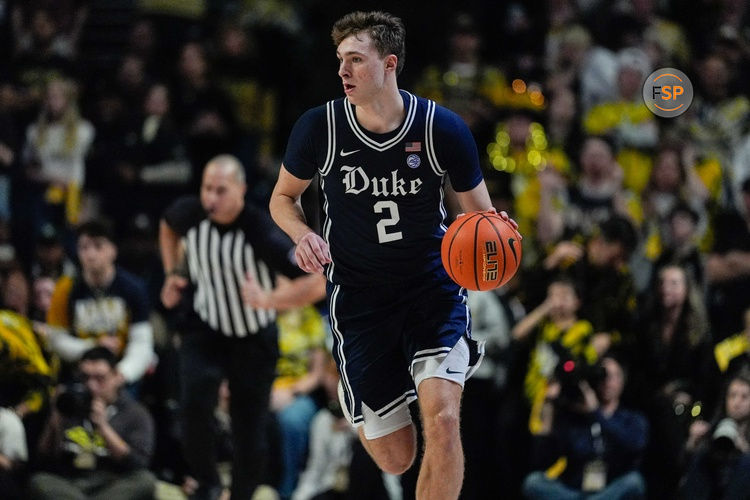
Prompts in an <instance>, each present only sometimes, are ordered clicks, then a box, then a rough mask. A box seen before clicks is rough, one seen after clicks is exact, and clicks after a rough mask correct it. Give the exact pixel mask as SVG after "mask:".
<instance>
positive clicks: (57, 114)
mask: <svg viewBox="0 0 750 500" xmlns="http://www.w3.org/2000/svg"><path fill="white" fill-rule="evenodd" d="M76 100H77V88H76V85H75V83H74V82H73V81H71V80H64V79H54V80H52V81H50V83H49V84H48V85H47V89H46V97H45V100H44V105H43V106H42V111H41V113H40V114H39V117H38V119H37V121H36V123H33V124H31V125H29V127H28V128H27V130H26V145H25V147H24V152H23V159H22V161H23V165H24V173H25V176H26V178H27V180H28V181H29V182H30V185H29V187H30V188H31V189H33V193H32V194H31V198H30V203H29V206H28V207H26V210H28V211H29V212H30V213H28V214H23V215H24V217H27V218H28V219H27V220H28V222H29V225H28V226H27V230H28V231H29V232H30V233H31V234H32V235H36V234H38V233H39V230H40V229H41V227H42V225H43V224H44V223H47V222H50V223H52V224H55V225H56V226H57V227H69V226H72V225H74V224H76V223H77V222H78V217H79V215H80V212H81V202H82V194H83V193H82V190H83V183H84V180H85V175H86V163H85V159H86V155H87V153H88V151H89V148H90V147H91V143H92V141H93V139H94V128H93V126H92V125H91V124H90V123H89V122H88V121H86V120H85V119H83V118H82V117H81V116H80V115H79V113H78V106H77V103H76Z"/></svg>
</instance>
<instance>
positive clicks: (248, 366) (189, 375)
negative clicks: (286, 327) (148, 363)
mask: <svg viewBox="0 0 750 500" xmlns="http://www.w3.org/2000/svg"><path fill="white" fill-rule="evenodd" d="M278 355H279V354H278V340H277V334H276V330H275V328H274V329H273V330H271V329H268V330H265V331H262V332H259V333H257V334H252V335H248V336H247V337H244V338H234V337H226V336H224V335H222V334H221V333H218V332H213V331H192V332H189V333H187V334H185V335H183V336H182V345H181V348H180V371H181V379H182V381H181V382H182V410H183V424H184V428H183V432H184V437H183V445H184V453H185V459H186V461H187V463H188V466H189V467H190V471H191V473H192V474H193V476H194V477H195V479H197V480H198V482H199V483H200V484H201V485H202V488H201V489H204V488H207V487H211V486H216V485H218V484H219V478H218V474H217V471H216V454H217V435H216V427H215V424H214V409H215V408H216V404H217V401H218V389H219V384H220V383H221V380H222V379H223V378H226V379H227V380H228V381H229V391H230V398H231V399H230V414H231V418H232V438H233V443H234V453H233V461H232V500H244V499H248V500H249V499H250V497H251V496H252V494H253V492H254V491H255V488H256V487H257V486H258V484H259V483H260V480H261V478H262V477H263V474H264V473H265V458H266V456H267V455H268V453H267V446H268V445H267V441H266V436H265V430H266V428H267V425H266V422H267V418H268V414H269V410H268V404H269V394H270V391H271V384H272V383H273V380H274V376H275V371H276V360H277V359H278Z"/></svg>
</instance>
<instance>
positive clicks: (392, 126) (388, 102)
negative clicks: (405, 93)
mask: <svg viewBox="0 0 750 500" xmlns="http://www.w3.org/2000/svg"><path fill="white" fill-rule="evenodd" d="M356 114H357V121H358V122H359V124H360V126H362V127H363V128H365V129H366V130H369V131H370V132H374V133H376V134H386V133H388V132H391V131H393V130H396V129H397V128H398V127H399V126H401V123H403V121H404V116H405V114H406V108H405V107H404V100H403V98H402V97H401V93H400V92H399V91H398V86H397V85H396V84H395V83H394V84H393V86H388V88H386V89H384V90H383V92H382V93H381V94H380V95H379V96H377V97H376V98H374V99H373V100H372V101H370V102H368V103H365V104H362V105H359V106H357V108H356Z"/></svg>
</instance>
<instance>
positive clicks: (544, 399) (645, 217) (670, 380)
mask: <svg viewBox="0 0 750 500" xmlns="http://www.w3.org/2000/svg"><path fill="white" fill-rule="evenodd" d="M357 8H361V9H363V10H369V9H375V8H377V9H383V10H388V11H390V12H392V13H394V14H396V15H399V16H401V17H402V18H403V19H404V20H405V24H406V26H407V32H408V33H409V35H408V37H409V38H407V49H408V52H407V64H406V68H405V71H404V74H403V75H402V76H401V82H402V85H403V86H404V88H406V89H407V90H410V91H414V92H415V93H417V94H419V95H422V96H424V97H428V98H431V99H434V100H435V101H437V102H438V103H440V104H443V105H444V106H447V107H449V108H450V109H452V110H454V111H456V112H457V113H459V114H460V115H461V116H462V118H463V119H464V120H465V121H466V123H467V124H468V125H469V127H470V128H471V130H472V132H473V133H474V136H475V139H476V141H477V145H478V147H479V153H480V158H481V160H482V166H483V170H484V175H485V180H486V181H487V184H488V187H489V189H490V193H491V195H492V197H493V203H494V205H495V206H496V207H497V208H498V210H507V211H508V212H509V213H510V214H511V215H512V216H513V217H514V218H515V220H516V221H518V223H519V230H520V232H521V233H522V234H523V235H524V239H523V263H522V267H521V269H520V270H519V272H518V273H517V275H516V277H515V278H514V279H513V280H512V281H511V282H510V283H509V284H507V285H506V286H504V287H503V288H502V289H499V290H495V291H490V292H481V293H474V292H471V293H470V294H469V301H470V304H471V307H472V314H473V331H474V336H475V337H476V338H480V339H483V340H486V341H487V356H486V358H485V360H484V363H483V365H482V367H481V368H480V369H479V370H478V371H477V373H476V374H475V375H474V377H473V378H472V379H470V380H469V381H468V382H467V384H466V389H465V395H464V401H463V416H462V419H463V426H462V427H463V439H464V447H465V453H466V463H467V470H466V480H465V484H464V491H463V495H462V498H466V499H484V498H523V497H525V498H584V497H591V498H627V497H632V498H645V497H648V498H659V499H662V498H700V499H709V498H745V497H748V496H750V484H748V481H750V479H748V478H750V444H748V443H750V70H748V68H750V3H749V2H747V1H746V0H702V1H699V2H694V1H692V2H691V1H687V0H628V1H626V0H617V1H613V2H608V1H602V0H530V1H525V2H520V1H503V2H489V1H481V0H473V1H466V2H462V4H461V10H460V11H459V10H458V9H457V8H456V7H455V6H447V5H443V4H439V3H438V4H435V3H434V2H432V3H428V2H421V1H418V2H408V3H407V2H390V1H384V2H383V1H381V2H367V1H365V2H361V4H358V5H357ZM351 9H352V6H351V5H349V4H348V3H347V2H339V1H334V2H322V1H301V0H286V1H284V0H228V1H219V0H189V1H177V0H117V1H107V0H56V1H52V0H29V1H12V0H6V1H2V0H0V25H1V26H2V30H0V32H1V33H2V35H0V66H1V67H2V71H1V72H0V307H1V309H0V491H2V492H3V494H4V495H5V494H6V493H7V495H8V497H7V498H26V497H30V498H59V497H56V496H55V495H56V494H59V492H60V491H62V489H64V488H68V487H70V488H77V489H78V490H79V491H82V492H84V493H83V494H85V495H88V496H86V498H100V497H101V498H103V497H104V496H107V497H108V498H110V499H113V498H149V497H150V496H151V495H152V491H156V495H157V496H160V497H162V498H180V495H183V496H189V495H191V494H193V493H194V492H195V491H196V486H197V485H196V484H195V481H194V480H193V479H192V478H191V475H190V470H189V467H187V465H186V464H185V461H184V459H183V457H182V456H181V450H180V443H181V429H180V418H179V415H180V412H181V410H182V409H181V407H180V398H179V392H180V379H179V376H178V373H179V370H178V367H177V355H176V352H177V350H178V349H179V348H180V332H179V319H180V311H179V310H178V311H176V312H173V311H167V310H166V309H164V307H163V306H162V304H161V303H160V301H159V290H160V289H161V286H162V283H163V281H164V269H163V266H162V263H161V260H160V257H159V248H158V227H159V223H160V219H161V217H162V214H163V212H164V210H165V208H166V207H167V206H169V204H170V203H171V202H172V201H174V200H175V199H177V198H178V197H179V196H182V195H185V194H196V193H197V192H198V187H199V185H200V179H201V172H202V170H203V167H204V165H205V164H206V162H207V161H208V160H209V159H211V158H213V157H215V156H216V155H220V154H232V155H234V156H235V157H237V158H238V159H239V160H240V161H241V163H242V165H243V166H244V168H245V174H246V179H247V184H248V193H247V198H248V201H249V202H250V203H253V204H256V205H258V206H260V207H264V208H265V207H267V201H268V197H269V195H270V189H271V187H272V186H273V182H274V181H275V176H276V172H277V171H278V168H279V164H280V158H281V156H282V155H283V151H284V147H285V141H286V137H287V134H288V131H289V129H290V127H291V125H292V124H293V123H294V120H295V119H296V118H297V117H298V116H299V115H300V114H301V113H302V112H304V111H305V110H306V109H307V108H309V107H311V106H313V105H317V104H320V103H322V102H324V101H325V100H326V99H331V98H337V97H340V95H341V91H340V90H341V89H340V86H339V85H340V82H339V81H338V77H337V75H336V58H335V53H334V47H333V45H332V44H331V42H330V37H329V34H328V33H329V30H330V27H331V25H332V23H333V22H334V21H335V20H336V19H338V18H339V17H340V16H341V15H343V14H345V13H346V12H348V11H349V10H351ZM666 67H673V68H677V69H680V70H682V71H683V72H685V73H686V74H687V75H688V77H689V78H690V79H691V81H692V85H693V88H694V90H695V97H694V100H693V102H692V104H691V106H690V107H689V109H688V110H687V112H685V113H684V114H683V115H681V116H679V117H677V118H671V119H665V118H659V117H657V116H655V115H653V114H652V113H651V112H650V111H649V110H648V109H647V108H646V106H645V104H644V102H643V99H642V85H643V82H644V80H645V78H646V77H647V76H648V75H649V74H651V72H652V71H654V70H656V69H659V68H666ZM303 202H304V204H305V209H306V212H307V214H308V218H309V220H312V221H315V220H317V218H318V209H319V208H318V200H317V199H315V197H314V196H312V197H310V198H309V199H303ZM448 202H449V206H451V203H452V200H451V198H450V197H448ZM451 208H453V215H455V211H456V210H455V206H451ZM325 317H326V311H325V306H324V304H317V305H315V306H310V307H307V308H303V309H293V310H289V311H284V312H282V313H281V314H280V315H279V316H278V319H277V323H278V326H279V330H280V342H279V345H280V350H281V360H280V362H279V364H278V378H277V380H276V383H275V384H274V388H273V392H272V397H271V410H272V414H273V415H274V419H273V422H269V424H268V429H267V432H266V433H265V434H266V435H267V436H268V438H269V443H270V444H269V447H268V449H269V452H268V453H269V457H270V458H271V459H270V460H269V464H270V466H269V470H268V471H264V477H265V481H264V482H265V483H266V484H267V485H268V488H265V489H264V491H263V492H259V494H261V493H262V494H266V495H270V498H274V497H281V498H284V499H288V498H294V499H297V500H303V499H312V498H317V499H332V498H336V499H344V498H355V497H356V498H372V499H376V498H377V499H380V498H411V497H413V490H414V488H413V483H412V482H410V481H413V480H414V478H413V477H412V475H411V474H410V473H407V474H406V475H405V476H404V477H402V478H400V479H398V478H393V477H388V476H382V475H381V474H380V473H379V472H378V471H377V470H376V469H375V468H374V465H373V464H372V463H370V462H369V459H368V457H367V456H366V453H365V452H364V450H363V449H362V448H361V446H360V445H359V443H358V441H357V439H356V435H355V434H354V433H353V432H352V431H351V430H350V429H349V427H348V425H347V424H346V423H345V420H344V419H343V416H342V413H341V409H340V408H339V407H338V402H337V397H336V383H337V379H336V377H337V376H336V372H335V367H333V366H332V362H331V359H330V356H329V355H328V353H327V350H326V349H327V348H326V346H327V343H328V342H329V340H330V333H329V332H328V330H327V329H328V325H327V321H326V319H325ZM292 387H293V388H294V390H292V389H290V388H292ZM63 393H65V394H66V396H65V397H61V396H60V395H61V394H63ZM92 395H93V399H94V400H95V401H104V403H102V404H105V406H106V407H101V405H100V404H97V403H95V401H94V402H92V399H91V398H92ZM87 398H88V399H87ZM230 398H231V394H230V393H229V391H228V389H227V387H226V385H223V386H222V389H221V391H220V394H219V404H218V406H217V408H216V414H215V415H216V423H215V424H216V429H217V435H218V436H220V438H219V439H218V441H219V442H217V443H216V445H217V446H216V448H217V455H218V458H219V462H220V463H223V464H228V463H229V462H231V460H230V459H229V458H228V457H230V456H231V453H232V445H233V443H232V440H231V439H229V436H230V434H229V429H231V417H230V415H229V412H228V410H227V408H228V403H227V401H228V400H229V399H230ZM81 408H83V409H81ZM108 408H115V410H114V413H112V412H111V411H109V410H108ZM110 413H112V414H110ZM84 417H85V418H84ZM76 418H78V420H81V419H83V420H91V419H93V425H94V426H95V427H96V432H93V431H92V428H88V427H86V425H82V424H80V422H78V423H76V424H75V425H73V423H71V422H73V421H74V420H76ZM68 424H70V425H68ZM110 431H111V432H110ZM112 433H114V434H112ZM222 436H223V439H222V438H221V437H222ZM62 443H66V444H62ZM123 457H127V459H122V460H121V458H123ZM231 473H232V471H231V470H228V469H227V468H224V469H223V470H222V471H221V474H222V477H224V478H226V477H227V476H230V475H231ZM60 481H62V482H60ZM63 483H64V484H63ZM227 484H228V481H227ZM221 494H224V495H227V492H226V491H225V492H223V493H221ZM97 495H100V496H97ZM118 495H119V496H118ZM139 495H140V496H139ZM170 495H172V496H171V497H170ZM174 495H176V496H174ZM76 498H78V497H76Z"/></svg>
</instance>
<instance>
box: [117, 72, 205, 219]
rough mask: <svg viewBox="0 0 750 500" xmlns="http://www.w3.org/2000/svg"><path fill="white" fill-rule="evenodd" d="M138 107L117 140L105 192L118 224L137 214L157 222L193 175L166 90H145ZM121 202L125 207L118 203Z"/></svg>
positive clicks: (154, 86) (160, 86) (156, 86)
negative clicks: (117, 151) (115, 155)
mask: <svg viewBox="0 0 750 500" xmlns="http://www.w3.org/2000/svg"><path fill="white" fill-rule="evenodd" d="M140 107H141V109H142V111H141V112H140V113H138V114H137V115H136V116H135V117H134V119H133V121H132V123H131V124H130V126H129V128H128V129H127V130H126V131H125V135H124V137H123V138H122V140H121V144H120V147H119V151H120V156H119V157H118V158H117V159H116V160H115V165H114V168H113V169H112V170H114V176H113V177H114V178H113V179H112V184H111V185H110V186H107V187H106V188H105V200H104V201H105V208H106V210H107V211H108V213H109V214H111V215H112V216H113V217H114V218H115V219H116V220H118V221H122V222H126V221H129V220H131V219H132V218H133V216H134V215H135V214H137V213H145V214H146V215H147V216H148V217H149V218H150V219H151V220H153V221H156V220H158V219H159V217H160V216H161V213H162V211H163V210H164V209H165V208H166V206H167V204H168V203H169V200H172V199H174V198H176V197H178V196H181V195H183V194H186V193H187V192H188V189H189V186H190V180H191V176H192V167H191V166H190V162H189V161H188V159H187V151H186V149H185V143H184V141H183V138H182V135H181V133H180V131H179V129H178V127H177V124H176V123H175V122H174V120H173V119H172V113H171V111H170V96H169V88H168V87H167V86H166V85H164V84H162V83H155V84H152V85H150V86H149V87H148V90H147V91H146V93H145V99H144V101H143V102H142V103H140ZM120 197H125V198H127V199H128V200H130V203H120V201H119V199H120Z"/></svg>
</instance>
